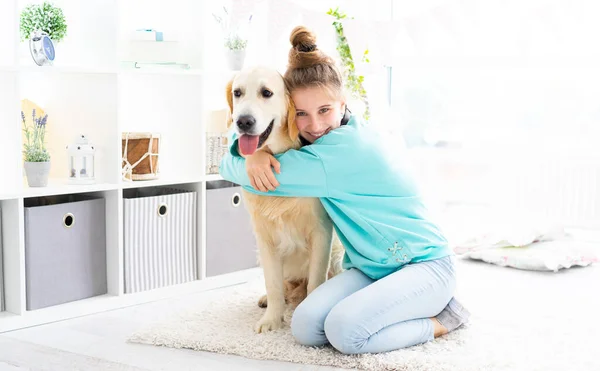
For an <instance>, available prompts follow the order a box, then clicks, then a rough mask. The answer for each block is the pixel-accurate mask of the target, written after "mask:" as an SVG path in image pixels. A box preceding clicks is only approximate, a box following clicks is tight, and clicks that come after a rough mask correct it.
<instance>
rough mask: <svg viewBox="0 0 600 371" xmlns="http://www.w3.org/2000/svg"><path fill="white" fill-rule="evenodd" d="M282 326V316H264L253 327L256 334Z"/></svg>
mask: <svg viewBox="0 0 600 371" xmlns="http://www.w3.org/2000/svg"><path fill="white" fill-rule="evenodd" d="M282 326H283V317H282V316H268V315H267V314H265V315H264V316H263V317H262V318H261V319H260V321H258V322H257V323H256V325H254V331H255V332H256V333H257V334H260V333H264V332H268V331H272V330H277V329H280V328H281V327H282Z"/></svg>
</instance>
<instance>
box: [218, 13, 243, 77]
mask: <svg viewBox="0 0 600 371" xmlns="http://www.w3.org/2000/svg"><path fill="white" fill-rule="evenodd" d="M213 17H214V18H215V20H216V21H217V23H219V24H220V25H221V31H222V32H223V36H224V42H223V46H224V47H225V57H226V59H227V65H228V66H229V68H230V69H232V70H235V71H237V70H240V69H242V67H243V66H244V60H245V59H246V46H247V45H248V39H247V38H245V37H243V36H242V34H243V33H244V32H247V30H245V31H244V30H243V27H245V26H248V25H249V24H250V22H251V21H252V15H250V17H249V18H248V24H247V25H244V24H241V23H240V22H236V23H237V24H238V25H239V26H238V27H239V28H238V27H233V26H232V24H234V22H232V21H231V19H230V16H229V12H228V11H227V8H226V7H223V14H222V15H216V14H213Z"/></svg>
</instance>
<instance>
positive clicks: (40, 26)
mask: <svg viewBox="0 0 600 371" xmlns="http://www.w3.org/2000/svg"><path fill="white" fill-rule="evenodd" d="M19 29H20V33H21V41H22V42H25V41H29V45H27V48H25V47H23V48H22V50H23V53H25V51H26V49H27V52H28V53H27V54H29V52H31V50H32V49H33V50H35V53H34V52H31V53H32V54H36V53H41V54H42V56H43V57H45V58H49V59H51V60H53V59H54V47H55V44H56V43H59V42H60V41H62V40H63V39H64V38H65V37H66V36H67V23H66V20H65V16H64V14H63V11H62V9H61V8H59V7H56V6H54V5H53V4H52V3H50V2H48V1H44V2H43V3H42V4H31V5H28V6H27V7H25V8H24V9H23V11H22V12H21V19H20V27H19ZM44 37H47V38H49V39H50V42H48V41H44V40H43V38H44ZM48 44H51V45H48ZM48 52H50V53H51V54H52V55H51V56H46V55H45V53H48ZM36 58H38V56H35V57H34V59H36ZM36 63H38V64H39V63H40V61H37V60H36Z"/></svg>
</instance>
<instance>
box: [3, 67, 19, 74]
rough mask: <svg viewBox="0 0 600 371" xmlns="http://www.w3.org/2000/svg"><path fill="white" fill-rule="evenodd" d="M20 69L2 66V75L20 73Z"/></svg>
mask: <svg viewBox="0 0 600 371" xmlns="http://www.w3.org/2000/svg"><path fill="white" fill-rule="evenodd" d="M18 71H19V67H16V66H0V73H11V72H18Z"/></svg>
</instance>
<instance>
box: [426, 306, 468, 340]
mask: <svg viewBox="0 0 600 371" xmlns="http://www.w3.org/2000/svg"><path fill="white" fill-rule="evenodd" d="M470 316H471V313H469V311H468V310H466V309H465V308H464V307H463V306H462V305H461V304H460V303H459V302H458V301H457V300H456V299H455V298H452V299H451V300H450V302H449V303H448V305H446V307H445V308H444V310H442V311H441V312H440V313H439V314H438V315H437V316H435V317H434V318H430V319H431V321H432V322H433V336H434V337H436V338H437V337H439V336H442V335H446V334H447V333H449V332H450V331H454V330H455V329H456V328H458V327H460V326H461V325H463V324H464V323H467V322H468V321H469V317H470Z"/></svg>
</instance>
